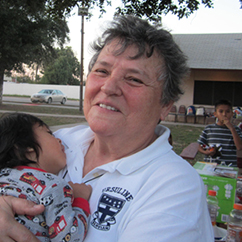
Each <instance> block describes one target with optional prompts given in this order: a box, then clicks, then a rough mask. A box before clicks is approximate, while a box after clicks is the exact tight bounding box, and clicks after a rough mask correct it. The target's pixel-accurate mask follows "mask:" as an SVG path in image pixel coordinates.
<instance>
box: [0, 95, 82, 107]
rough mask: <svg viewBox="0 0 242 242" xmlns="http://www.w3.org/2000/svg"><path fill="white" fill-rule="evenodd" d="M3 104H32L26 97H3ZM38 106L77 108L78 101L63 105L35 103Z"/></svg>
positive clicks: (70, 101)
mask: <svg viewBox="0 0 242 242" xmlns="http://www.w3.org/2000/svg"><path fill="white" fill-rule="evenodd" d="M2 102H3V104H7V103H8V104H15V105H16V104H23V103H29V104H32V103H31V101H30V98H27V97H11V96H3V100H2ZM37 104H39V105H40V106H50V107H57V108H74V109H78V108H79V105H80V103H79V101H74V100H67V101H66V104H65V105H62V104H60V103H57V102H56V103H52V104H46V103H37Z"/></svg>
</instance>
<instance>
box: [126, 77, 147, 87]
mask: <svg viewBox="0 0 242 242" xmlns="http://www.w3.org/2000/svg"><path fill="white" fill-rule="evenodd" d="M127 80H128V81H129V82H130V83H132V84H135V85H139V84H143V82H142V81H141V80H140V79H137V78H127Z"/></svg>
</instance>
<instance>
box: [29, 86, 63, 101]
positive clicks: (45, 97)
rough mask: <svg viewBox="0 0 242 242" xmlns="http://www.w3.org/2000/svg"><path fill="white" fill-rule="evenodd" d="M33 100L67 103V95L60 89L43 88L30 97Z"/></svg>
mask: <svg viewBox="0 0 242 242" xmlns="http://www.w3.org/2000/svg"><path fill="white" fill-rule="evenodd" d="M30 100H31V102H33V103H34V102H46V103H48V104H51V103H52V102H60V103H61V104H65V103H66V100H67V96H66V95H65V94H64V93H63V92H62V91H60V90H57V89H43V90H41V91H39V92H38V93H35V94H33V95H32V96H31V98H30Z"/></svg>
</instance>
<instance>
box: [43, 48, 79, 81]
mask: <svg viewBox="0 0 242 242" xmlns="http://www.w3.org/2000/svg"><path fill="white" fill-rule="evenodd" d="M56 53H57V58H56V59H54V60H53V61H52V62H51V63H49V64H48V65H47V66H45V68H44V76H43V77H42V80H41V81H42V82H43V83H49V84H62V85H66V84H68V85H79V80H78V77H80V63H79V62H78V60H77V58H76V57H75V55H74V53H73V51H72V49H71V47H66V48H62V49H57V50H56Z"/></svg>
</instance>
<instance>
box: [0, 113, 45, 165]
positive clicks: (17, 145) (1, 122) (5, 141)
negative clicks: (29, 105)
mask: <svg viewBox="0 0 242 242" xmlns="http://www.w3.org/2000/svg"><path fill="white" fill-rule="evenodd" d="M35 124H38V125H39V126H46V127H47V128H48V125H47V124H45V123H44V122H43V121H42V120H41V119H39V118H37V117H35V116H33V115H30V114H24V113H11V114H4V115H3V116H2V117H0V169H2V168H6V167H9V168H13V167H15V166H19V165H28V164H30V163H35V162H34V161H32V160H29V159H28V158H27V157H26V154H27V151H28V149H29V148H32V149H33V150H34V151H35V153H36V157H37V160H38V158H39V150H40V149H41V147H40V145H39V144H38V142H37V140H36V137H35V135H34V131H33V126H34V125H35Z"/></svg>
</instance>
